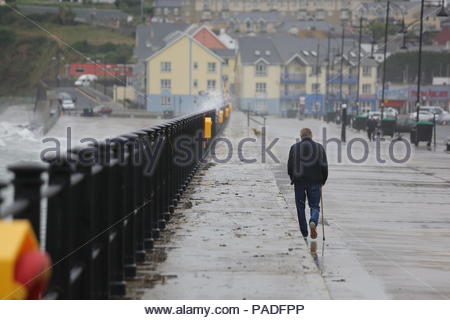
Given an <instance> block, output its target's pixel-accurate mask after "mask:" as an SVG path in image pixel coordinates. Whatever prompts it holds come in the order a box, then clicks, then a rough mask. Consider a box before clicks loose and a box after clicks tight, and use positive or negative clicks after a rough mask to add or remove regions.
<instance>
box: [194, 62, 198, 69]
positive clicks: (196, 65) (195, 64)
mask: <svg viewBox="0 0 450 320" xmlns="http://www.w3.org/2000/svg"><path fill="white" fill-rule="evenodd" d="M194 70H198V62H194Z"/></svg>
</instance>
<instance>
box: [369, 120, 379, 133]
mask: <svg viewBox="0 0 450 320" xmlns="http://www.w3.org/2000/svg"><path fill="white" fill-rule="evenodd" d="M376 128H377V120H375V119H369V120H367V131H375V129H376Z"/></svg>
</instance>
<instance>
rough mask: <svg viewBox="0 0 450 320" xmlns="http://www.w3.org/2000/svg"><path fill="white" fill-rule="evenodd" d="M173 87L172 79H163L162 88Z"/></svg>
mask: <svg viewBox="0 0 450 320" xmlns="http://www.w3.org/2000/svg"><path fill="white" fill-rule="evenodd" d="M171 87H172V81H170V79H161V89H170V88H171Z"/></svg>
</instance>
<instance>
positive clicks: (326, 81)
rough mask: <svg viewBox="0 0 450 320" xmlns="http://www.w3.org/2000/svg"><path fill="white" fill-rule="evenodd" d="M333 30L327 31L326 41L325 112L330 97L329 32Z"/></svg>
mask: <svg viewBox="0 0 450 320" xmlns="http://www.w3.org/2000/svg"><path fill="white" fill-rule="evenodd" d="M332 30H333V28H330V29H329V30H328V39H327V60H326V62H327V70H326V75H325V77H326V78H325V85H326V88H325V105H326V110H325V112H326V111H328V109H329V104H330V101H329V95H330V88H329V80H330V64H331V61H330V60H331V58H330V44H331V31H332Z"/></svg>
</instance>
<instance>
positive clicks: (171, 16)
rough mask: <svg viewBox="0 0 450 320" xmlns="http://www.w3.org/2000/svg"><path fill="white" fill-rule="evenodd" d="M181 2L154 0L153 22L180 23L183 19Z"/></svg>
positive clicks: (182, 4) (180, 0)
mask: <svg viewBox="0 0 450 320" xmlns="http://www.w3.org/2000/svg"><path fill="white" fill-rule="evenodd" d="M183 8H184V1H183V0H156V1H155V2H154V9H153V10H154V11H153V12H154V17H153V22H180V21H181V20H182V18H183V14H182V12H183Z"/></svg>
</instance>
